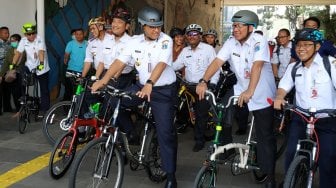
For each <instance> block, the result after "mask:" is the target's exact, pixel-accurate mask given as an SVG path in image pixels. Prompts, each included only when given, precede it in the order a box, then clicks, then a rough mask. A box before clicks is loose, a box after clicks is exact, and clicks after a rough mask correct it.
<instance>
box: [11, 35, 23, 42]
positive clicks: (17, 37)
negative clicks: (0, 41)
mask: <svg viewBox="0 0 336 188" xmlns="http://www.w3.org/2000/svg"><path fill="white" fill-rule="evenodd" d="M10 38H14V39H15V40H16V41H20V40H21V36H20V35H19V34H13V35H11V36H10Z"/></svg>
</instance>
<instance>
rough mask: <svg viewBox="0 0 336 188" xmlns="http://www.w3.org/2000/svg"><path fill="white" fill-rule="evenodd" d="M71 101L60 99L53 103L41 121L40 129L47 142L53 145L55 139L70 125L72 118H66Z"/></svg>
mask: <svg viewBox="0 0 336 188" xmlns="http://www.w3.org/2000/svg"><path fill="white" fill-rule="evenodd" d="M71 104H72V103H71V101H62V102H59V103H56V104H55V105H53V106H52V107H51V108H50V109H49V110H48V111H47V113H46V115H45V116H44V118H43V121H42V131H43V134H44V136H45V137H46V139H47V140H48V142H49V143H50V144H51V145H52V146H53V145H54V144H55V142H56V141H57V139H58V138H59V137H60V136H62V135H63V134H64V133H65V132H67V130H68V128H70V127H71V125H72V123H73V119H72V118H70V119H67V118H66V117H67V116H68V112H69V111H70V108H71Z"/></svg>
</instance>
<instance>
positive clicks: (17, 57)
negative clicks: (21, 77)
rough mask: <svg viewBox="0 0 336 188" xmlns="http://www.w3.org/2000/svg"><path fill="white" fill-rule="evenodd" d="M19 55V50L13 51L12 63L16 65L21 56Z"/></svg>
mask: <svg viewBox="0 0 336 188" xmlns="http://www.w3.org/2000/svg"><path fill="white" fill-rule="evenodd" d="M21 55H22V53H21V52H19V51H16V52H15V54H14V57H13V61H12V64H13V65H16V64H17V63H19V62H18V61H19V59H20V58H21Z"/></svg>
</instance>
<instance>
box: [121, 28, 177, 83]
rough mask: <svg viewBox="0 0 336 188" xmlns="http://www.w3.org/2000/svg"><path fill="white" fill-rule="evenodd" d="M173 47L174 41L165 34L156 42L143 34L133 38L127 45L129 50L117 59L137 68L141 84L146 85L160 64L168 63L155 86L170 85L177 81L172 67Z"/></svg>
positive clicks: (161, 34)
mask: <svg viewBox="0 0 336 188" xmlns="http://www.w3.org/2000/svg"><path fill="white" fill-rule="evenodd" d="M172 45H173V42H172V39H171V38H170V37H169V36H168V35H166V34H164V33H163V32H161V33H160V36H159V38H158V39H156V40H154V41H148V40H145V36H144V35H143V34H142V35H138V36H133V38H132V39H131V40H130V41H129V42H128V43H127V46H128V48H126V50H124V51H123V52H122V53H121V54H120V55H119V56H118V58H117V59H119V60H120V61H122V62H124V63H128V65H130V66H135V68H136V69H137V71H138V73H139V82H140V83H141V84H145V83H146V81H147V80H148V79H149V78H150V76H151V74H152V71H153V70H154V68H155V66H156V65H157V64H158V63H159V62H163V63H166V64H167V66H166V68H165V69H164V70H163V72H162V74H161V76H160V78H159V79H158V80H157V81H156V83H155V85H154V86H164V85H169V84H172V83H174V82H175V81H176V75H175V72H174V69H173V68H172V67H171V64H172Z"/></svg>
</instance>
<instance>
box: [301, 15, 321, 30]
mask: <svg viewBox="0 0 336 188" xmlns="http://www.w3.org/2000/svg"><path fill="white" fill-rule="evenodd" d="M307 21H314V22H316V23H317V29H318V28H320V25H321V22H320V20H319V19H318V18H317V17H315V16H312V17H309V18H307V19H305V20H304V21H303V26H305V25H306V23H307Z"/></svg>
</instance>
